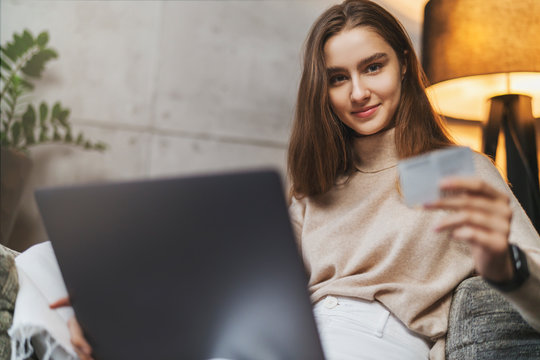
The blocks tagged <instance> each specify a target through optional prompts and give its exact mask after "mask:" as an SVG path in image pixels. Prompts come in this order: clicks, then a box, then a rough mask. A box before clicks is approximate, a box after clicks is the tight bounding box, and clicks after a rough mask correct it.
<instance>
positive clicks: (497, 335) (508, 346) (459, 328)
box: [446, 276, 540, 360]
mask: <svg viewBox="0 0 540 360" xmlns="http://www.w3.org/2000/svg"><path fill="white" fill-rule="evenodd" d="M538 306H540V304H538ZM446 358H447V360H458V359H477V360H484V359H485V360H488V359H489V360H493V359H512V360H525V359H527V360H528V359H531V360H532V359H534V360H539V359H540V333H538V332H536V331H535V330H534V329H533V328H532V327H530V326H529V325H528V324H527V323H526V322H525V321H524V320H523V318H522V317H521V315H520V314H519V313H518V312H517V311H515V310H514V309H513V308H512V306H511V305H510V304H509V303H508V302H507V301H506V299H504V298H503V297H502V296H501V295H500V294H499V293H498V292H497V291H496V290H494V289H492V288H491V287H490V286H489V285H487V284H486V282H484V281H483V280H482V278H481V277H479V276H477V277H473V278H469V279H467V280H465V281H463V282H462V283H461V284H460V285H459V286H458V287H457V289H456V290H455V293H454V297H453V300H452V305H451V307H450V318H449V320H448V333H447V335H446Z"/></svg>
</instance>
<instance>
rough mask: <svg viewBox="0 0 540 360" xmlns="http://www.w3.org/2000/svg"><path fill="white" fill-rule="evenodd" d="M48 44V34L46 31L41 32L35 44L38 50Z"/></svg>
mask: <svg viewBox="0 0 540 360" xmlns="http://www.w3.org/2000/svg"><path fill="white" fill-rule="evenodd" d="M48 42H49V33H48V32H46V31H43V32H42V33H41V34H39V35H38V37H37V39H36V43H37V44H38V46H39V47H40V48H43V47H45V45H47V43H48Z"/></svg>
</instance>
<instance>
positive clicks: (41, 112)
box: [39, 102, 49, 126]
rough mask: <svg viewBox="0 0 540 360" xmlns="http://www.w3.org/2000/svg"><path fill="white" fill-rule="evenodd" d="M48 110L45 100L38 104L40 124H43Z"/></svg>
mask: <svg viewBox="0 0 540 360" xmlns="http://www.w3.org/2000/svg"><path fill="white" fill-rule="evenodd" d="M48 112H49V109H48V107H47V104H45V102H42V103H41V104H40V105H39V123H40V124H41V126H43V125H44V124H45V120H46V119H47V113H48Z"/></svg>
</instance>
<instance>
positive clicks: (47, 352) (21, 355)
mask: <svg viewBox="0 0 540 360" xmlns="http://www.w3.org/2000/svg"><path fill="white" fill-rule="evenodd" d="M15 264H16V266H17V272H18V274H19V293H18V295H17V300H16V302H15V313H14V315H13V325H12V326H11V328H10V329H9V331H8V333H9V335H10V336H11V348H12V355H11V359H12V360H19V359H21V360H22V359H26V358H28V357H29V356H30V355H31V354H32V352H33V351H35V352H36V354H37V355H38V357H39V358H40V359H43V360H64V359H66V360H72V359H77V356H76V354H75V351H74V350H73V347H72V345H71V343H70V335H69V330H68V327H67V321H68V319H69V318H70V317H72V316H74V313H73V309H72V308H71V307H64V308H60V309H56V310H51V309H50V308H49V304H51V303H53V302H55V301H57V300H59V299H61V298H64V297H67V295H68V294H67V290H66V287H65V285H64V281H63V278H62V275H61V273H60V268H59V267H58V263H57V261H56V257H55V255H54V252H53V249H52V246H51V243H50V242H44V243H41V244H37V245H34V246H32V247H31V248H29V249H28V250H26V251H24V252H23V253H21V254H20V255H19V256H17V257H16V258H15Z"/></svg>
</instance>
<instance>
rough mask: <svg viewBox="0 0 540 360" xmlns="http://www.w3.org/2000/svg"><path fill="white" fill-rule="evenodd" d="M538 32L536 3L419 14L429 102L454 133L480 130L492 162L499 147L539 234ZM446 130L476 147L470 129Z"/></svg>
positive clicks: (453, 2) (465, 0)
mask: <svg viewBox="0 0 540 360" xmlns="http://www.w3.org/2000/svg"><path fill="white" fill-rule="evenodd" d="M539 34H540V0H518V1H516V0H430V1H429V2H428V3H427V5H426V7H425V10H424V27H423V34H422V35H423V37H422V65H423V67H424V70H425V73H426V75H427V78H428V80H429V82H430V83H431V84H432V85H431V86H430V87H429V88H428V89H427V92H428V96H429V98H430V101H431V103H432V104H433V106H434V107H435V110H436V111H437V112H438V113H440V114H442V115H444V116H446V117H447V118H448V120H449V122H451V123H461V125H463V126H462V129H461V130H464V129H465V128H469V130H472V129H474V127H477V128H480V125H481V130H482V134H481V138H482V152H484V153H486V154H487V155H489V156H491V157H492V158H495V159H496V160H497V163H499V164H500V163H501V161H500V160H502V159H501V155H502V154H501V152H502V151H501V148H502V147H504V149H505V150H506V154H505V155H506V156H505V158H506V166H505V167H506V175H507V178H508V181H509V182H510V183H511V184H512V191H513V192H514V194H515V195H516V197H517V199H518V200H519V202H520V203H521V205H522V206H523V208H524V209H525V211H526V213H527V214H528V215H529V217H530V218H531V221H532V222H533V224H534V226H535V228H536V229H537V230H538V231H539V232H540V185H539V183H540V182H539V174H540V171H539V169H540V166H539V165H538V158H539V157H538V147H537V145H536V143H537V140H536V138H537V136H538V130H537V126H536V123H537V121H538V120H537V118H539V117H540V36H539ZM462 120H475V121H462ZM465 124H470V125H465ZM451 128H454V129H452V130H454V131H452V132H453V133H454V136H455V137H456V138H457V139H456V140H457V141H458V142H460V143H462V144H468V145H470V146H471V145H472V146H471V147H473V148H475V149H478V147H477V146H476V144H473V142H472V136H471V131H467V132H461V133H460V134H458V133H457V132H456V129H455V128H457V127H456V126H453V125H451ZM475 130H476V129H474V130H473V132H475ZM477 136H478V135H477ZM477 139H478V140H480V136H478V137H477Z"/></svg>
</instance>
